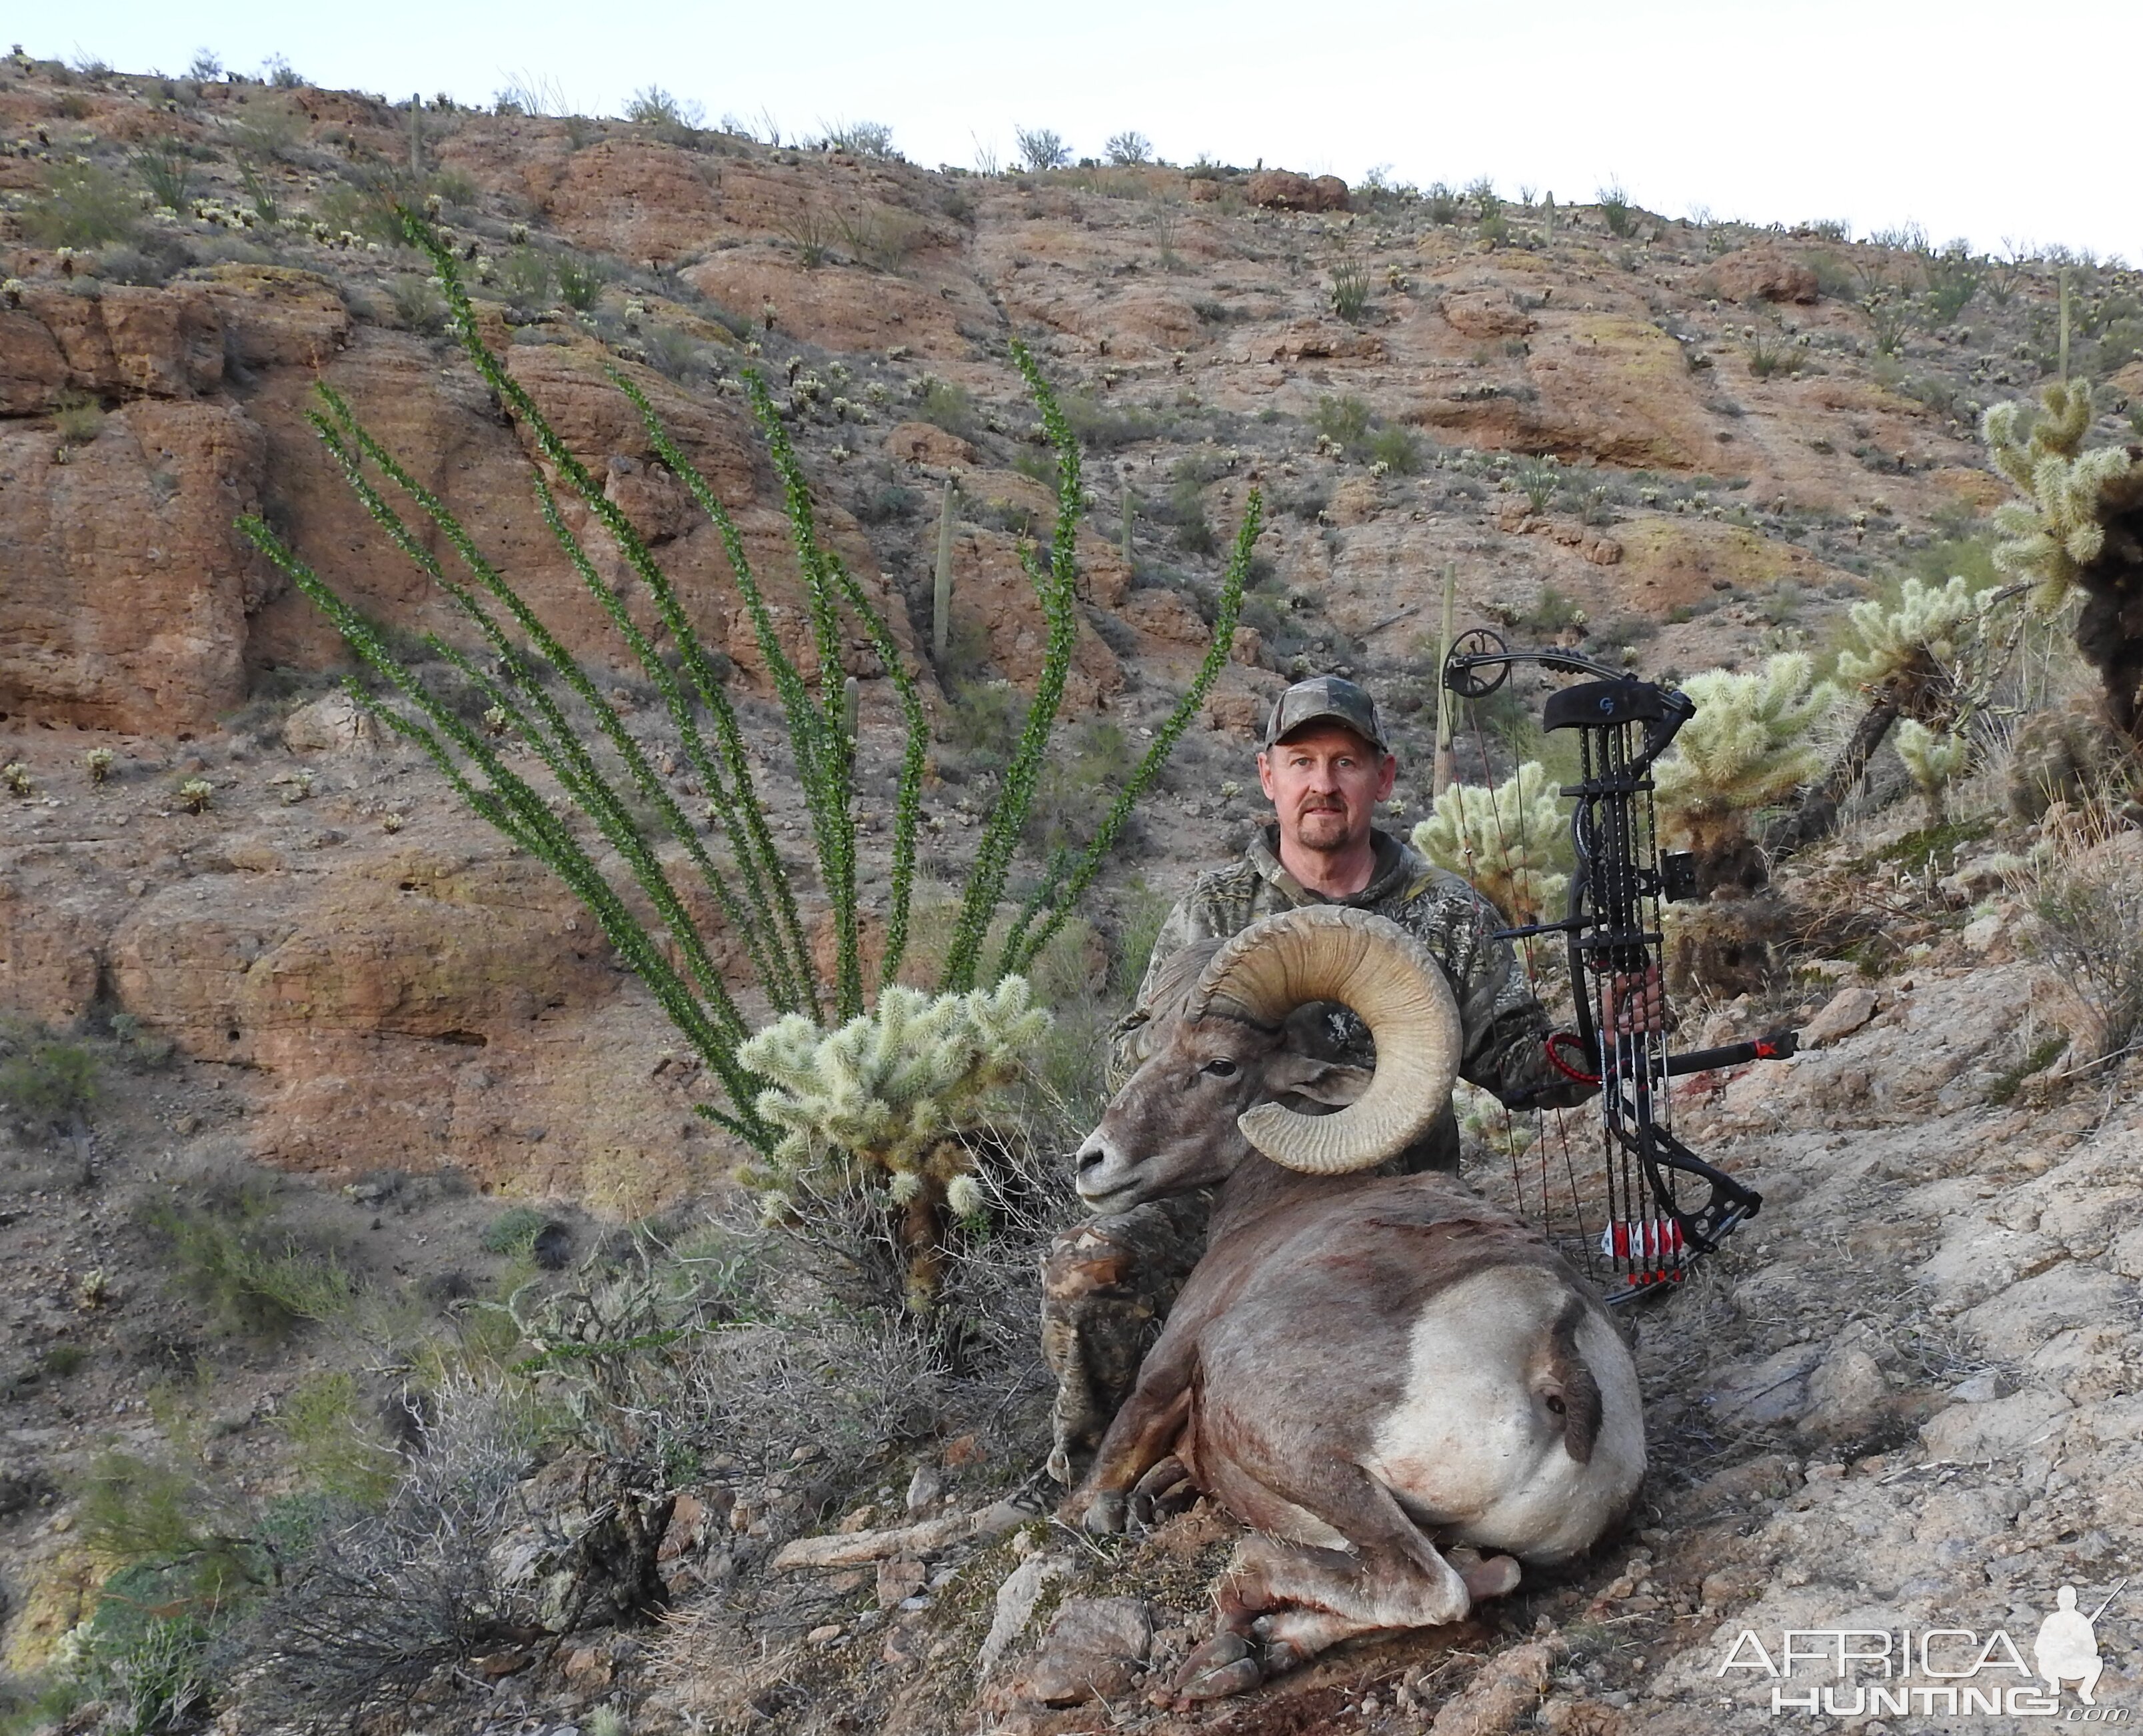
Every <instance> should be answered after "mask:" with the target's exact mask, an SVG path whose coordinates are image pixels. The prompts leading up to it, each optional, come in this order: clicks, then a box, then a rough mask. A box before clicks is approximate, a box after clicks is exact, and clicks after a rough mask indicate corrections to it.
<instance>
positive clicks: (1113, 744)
mask: <svg viewBox="0 0 2143 1736" xmlns="http://www.w3.org/2000/svg"><path fill="white" fill-rule="evenodd" d="M1138 759H1139V753H1138V749H1136V747H1135V746H1134V745H1133V744H1132V742H1131V738H1130V737H1129V736H1128V735H1126V734H1125V733H1124V730H1123V728H1122V726H1121V725H1118V724H1112V723H1109V722H1106V720H1103V721H1096V722H1091V723H1086V724H1081V725H1079V727H1078V728H1077V729H1076V730H1072V731H1071V732H1070V734H1069V737H1068V739H1067V740H1066V741H1065V743H1064V744H1063V745H1062V747H1061V748H1060V749H1058V750H1057V753H1056V754H1054V755H1052V757H1051V759H1050V762H1049V764H1048V766H1047V769H1045V770H1044V771H1043V773H1042V782H1041V784H1040V785H1039V786H1038V787H1037V789H1036V791H1035V797H1034V815H1035V833H1034V841H1035V842H1036V843H1037V844H1038V845H1039V846H1040V847H1041V848H1042V850H1043V851H1044V852H1045V853H1046V852H1048V851H1052V850H1059V849H1065V848H1084V847H1085V845H1086V843H1087V842H1088V841H1089V840H1090V839H1091V838H1092V837H1093V834H1094V828H1095V827H1096V825H1097V824H1098V823H1100V820H1101V813H1102V811H1103V809H1105V808H1106V805H1107V792H1109V791H1110V790H1112V789H1118V788H1120V787H1121V784H1122V783H1123V781H1124V779H1126V778H1128V777H1129V776H1130V775H1131V773H1132V772H1133V771H1134V770H1135V769H1136V768H1137V765H1138Z"/></svg>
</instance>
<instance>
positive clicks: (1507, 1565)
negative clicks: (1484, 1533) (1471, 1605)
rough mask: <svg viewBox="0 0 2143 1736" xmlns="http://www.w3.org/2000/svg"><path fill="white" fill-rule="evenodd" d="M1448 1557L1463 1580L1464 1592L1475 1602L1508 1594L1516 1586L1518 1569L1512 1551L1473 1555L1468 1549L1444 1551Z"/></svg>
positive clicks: (1518, 1574)
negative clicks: (1508, 1552)
mask: <svg viewBox="0 0 2143 1736" xmlns="http://www.w3.org/2000/svg"><path fill="white" fill-rule="evenodd" d="M1444 1560H1447V1561H1448V1562H1449V1563H1450V1564H1451V1565H1452V1567H1453V1570H1455V1571H1456V1572H1457V1573H1458V1577H1459V1578H1460V1579H1462V1580H1465V1582H1466V1595H1467V1596H1468V1597H1470V1598H1472V1600H1473V1601H1474V1602H1476V1603H1478V1602H1480V1601H1481V1600H1482V1598H1484V1597H1508V1596H1509V1595H1511V1594H1512V1592H1513V1591H1515V1590H1517V1589H1518V1580H1519V1578H1520V1570H1519V1567H1518V1564H1517V1558H1516V1557H1515V1556H1512V1555H1477V1554H1475V1553H1474V1551H1472V1550H1470V1549H1454V1550H1451V1551H1448V1552H1447V1553H1446V1554H1445V1555H1444Z"/></svg>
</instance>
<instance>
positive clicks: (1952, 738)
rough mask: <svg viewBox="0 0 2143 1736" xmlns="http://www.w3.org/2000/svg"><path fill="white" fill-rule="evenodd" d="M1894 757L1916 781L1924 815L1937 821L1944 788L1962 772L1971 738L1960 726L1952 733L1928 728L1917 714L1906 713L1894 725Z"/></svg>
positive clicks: (1941, 810)
mask: <svg viewBox="0 0 2143 1736" xmlns="http://www.w3.org/2000/svg"><path fill="white" fill-rule="evenodd" d="M1898 758H1899V759H1902V760H1903V761H1904V762H1905V769H1906V770H1907V771H1908V772H1910V773H1911V774H1913V783H1915V784H1918V785H1919V787H1920V794H1921V795H1922V796H1923V797H1924V798H1925V799H1926V800H1927V804H1928V819H1929V820H1930V821H1931V822H1932V823H1934V824H1937V825H1939V824H1941V823H1942V819H1943V809H1944V807H1945V805H1946V804H1945V801H1944V792H1946V791H1947V790H1948V788H1949V786H1950V785H1951V784H1952V783H1954V782H1955V781H1956V780H1957V779H1958V778H1959V777H1961V776H1962V775H1963V772H1964V769H1965V766H1966V765H1967V764H1968V763H1969V762H1970V760H1971V759H1972V739H1971V738H1970V737H1969V736H1967V734H1965V733H1964V732H1963V731H1962V730H1957V731H1956V732H1954V733H1944V732H1941V731H1938V730H1930V729H1929V728H1928V726H1927V725H1925V724H1923V723H1922V722H1921V721H1920V720H1918V718H1916V717H1908V718H1905V719H1903V720H1900V721H1899V723H1898Z"/></svg>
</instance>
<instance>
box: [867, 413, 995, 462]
mask: <svg viewBox="0 0 2143 1736" xmlns="http://www.w3.org/2000/svg"><path fill="white" fill-rule="evenodd" d="M885 449H886V453H887V456H888V457H893V458H897V459H898V460H899V461H900V462H902V463H903V464H925V465H928V466H929V467H931V468H932V469H933V470H953V469H972V468H973V466H974V463H975V448H973V446H971V445H969V444H968V442H966V441H965V440H963V439H962V438H960V437H959V436H958V434H948V433H946V432H945V430H944V429H943V428H936V427H933V425H932V424H930V423H927V422H903V423H895V424H894V425H893V427H892V428H888V429H887V430H886V435H885Z"/></svg>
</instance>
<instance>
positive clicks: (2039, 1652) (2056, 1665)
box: [2032, 1579, 2128, 1706]
mask: <svg viewBox="0 0 2143 1736" xmlns="http://www.w3.org/2000/svg"><path fill="white" fill-rule="evenodd" d="M2127 1583H2128V1581H2127V1580H2125V1579H2124V1580H2121V1585H2126V1584H2127ZM2121 1585H2116V1586H2115V1587H2114V1588H2113V1590H2111V1591H2109V1592H2108V1593H2106V1601H2105V1602H2104V1603H2101V1605H2099V1606H2098V1607H2097V1608H2096V1610H2092V1611H2091V1614H2090V1615H2078V1614H2077V1613H2076V1587H2075V1586H2073V1585H2064V1586H2062V1587H2061V1590H2059V1591H2057V1592H2056V1593H2055V1594H2054V1613H2053V1614H2052V1615H2049V1616H2048V1617H2047V1618H2046V1620H2044V1621H2042V1622H2041V1623H2040V1624H2039V1637H2038V1638H2037V1640H2033V1641H2032V1662H2033V1663H2034V1664H2037V1665H2038V1666H2039V1674H2040V1675H2041V1676H2042V1677H2043V1678H2044V1679H2045V1681H2046V1686H2047V1687H2048V1688H2050V1689H2052V1690H2053V1692H2054V1694H2055V1695H2056V1698H2058V1697H2059V1696H2060V1694H2061V1684H2062V1683H2064V1682H2073V1683H2075V1684H2076V1698H2077V1699H2080V1700H2081V1701H2082V1702H2083V1703H2084V1704H2086V1706H2095V1705H2096V1704H2098V1702H2097V1701H2096V1700H2095V1699H2092V1698H2091V1689H2094V1688H2096V1686H2097V1685H2098V1676H2099V1672H2100V1671H2101V1670H2102V1669H2105V1668H2106V1664H2105V1662H2104V1660H2103V1659H2101V1658H2100V1657H2099V1655H2098V1634H2097V1631H2096V1629H2095V1628H2094V1627H2093V1626H2092V1624H2093V1623H2094V1622H2096V1620H2098V1618H2099V1617H2100V1616H2101V1615H2104V1614H2106V1608H2107V1606H2108V1605H2111V1603H2112V1601H2113V1600H2114V1599H2115V1598H2116V1597H2118V1596H2120V1595H2121Z"/></svg>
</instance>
